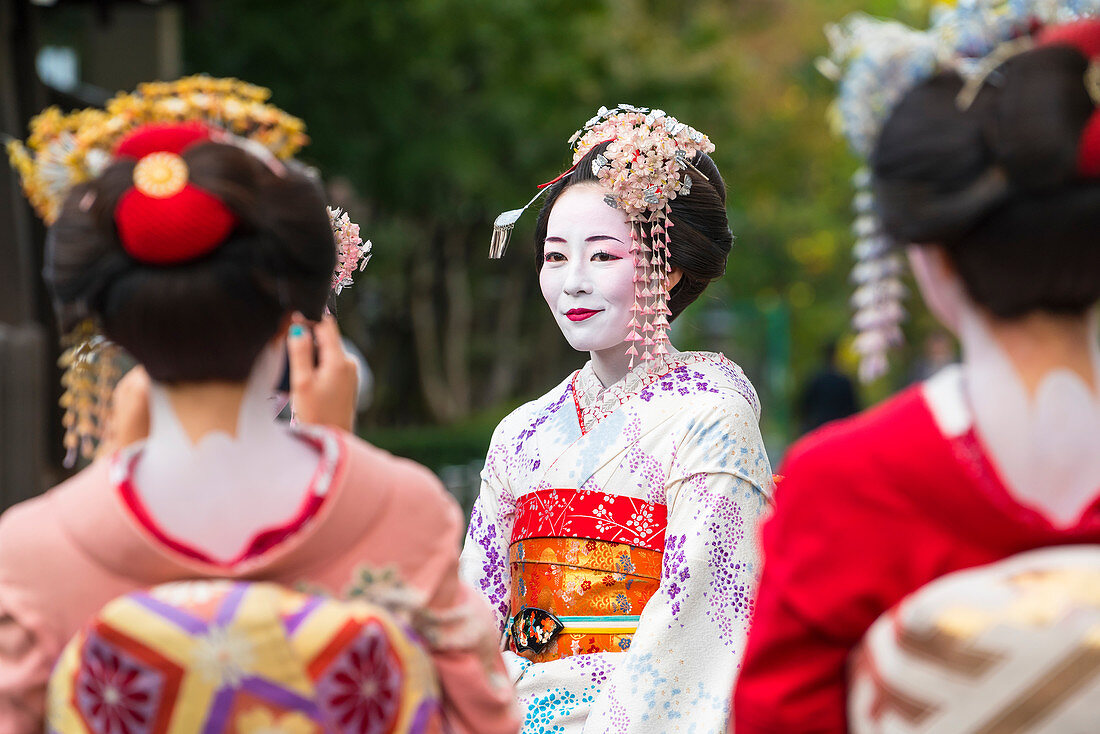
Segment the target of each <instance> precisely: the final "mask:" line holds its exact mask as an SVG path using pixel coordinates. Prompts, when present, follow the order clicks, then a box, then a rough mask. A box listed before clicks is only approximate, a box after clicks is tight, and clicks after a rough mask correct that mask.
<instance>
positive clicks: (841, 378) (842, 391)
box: [798, 341, 859, 433]
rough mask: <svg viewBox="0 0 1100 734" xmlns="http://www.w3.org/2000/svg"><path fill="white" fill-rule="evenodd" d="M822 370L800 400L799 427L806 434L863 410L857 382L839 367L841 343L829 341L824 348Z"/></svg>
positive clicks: (813, 378)
mask: <svg viewBox="0 0 1100 734" xmlns="http://www.w3.org/2000/svg"><path fill="white" fill-rule="evenodd" d="M821 362H822V364H821V367H819V368H818V369H817V371H815V372H814V373H813V374H812V375H811V376H810V378H809V379H808V380H807V381H806V384H805V386H804V387H803V388H802V394H801V396H800V397H799V400H798V416H799V426H800V427H801V429H802V433H809V432H810V431H812V430H814V429H815V428H818V427H820V426H823V425H825V424H826V423H828V422H829V421H835V420H837V419H840V418H847V417H848V416H850V415H852V414H853V413H855V412H857V411H858V410H859V402H858V398H857V397H856V386H855V382H854V381H853V380H852V378H851V377H849V376H848V375H846V374H844V372H842V371H841V369H840V366H839V365H838V364H837V343H836V342H835V341H831V342H827V343H826V344H825V346H824V347H823V348H822V349H821Z"/></svg>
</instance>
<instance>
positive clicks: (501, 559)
mask: <svg viewBox="0 0 1100 734" xmlns="http://www.w3.org/2000/svg"><path fill="white" fill-rule="evenodd" d="M513 418H514V415H513V416H509V417H508V418H506V419H505V420H504V421H502V422H501V423H500V425H499V426H497V429H496V431H494V433H493V439H492V442H491V443H490V445H489V453H488V455H487V456H486V458H485V468H484V469H483V470H482V472H481V490H480V491H479V492H478V496H477V500H476V501H475V502H474V508H473V513H472V514H471V516H470V526H469V528H468V529H467V531H466V542H465V544H464V546H463V548H462V559H461V562H460V574H461V575H462V578H463V580H464V581H465V582H466V583H467V584H469V585H470V586H471V587H473V588H474V589H475V590H477V591H478V592H479V593H480V594H481V595H482V596H483V597H484V598H485V600H486V601H487V602H488V604H489V607H490V609H492V611H493V617H494V621H495V622H496V626H497V632H498V633H503V632H504V625H505V623H506V621H507V619H508V610H509V606H510V598H509V597H510V591H511V572H510V570H509V566H508V544H509V540H510V539H511V537H512V527H513V525H514V524H515V520H516V500H515V497H514V496H513V495H512V492H511V489H510V487H509V483H508V477H507V474H506V472H505V468H506V448H507V445H506V439H505V438H504V436H505V435H507V432H508V426H509V424H511V423H512V422H513V420H512V419H513Z"/></svg>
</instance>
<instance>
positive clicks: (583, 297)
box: [539, 183, 634, 353]
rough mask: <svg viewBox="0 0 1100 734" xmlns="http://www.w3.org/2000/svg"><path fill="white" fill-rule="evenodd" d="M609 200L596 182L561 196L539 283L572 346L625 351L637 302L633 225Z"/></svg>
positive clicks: (552, 215) (551, 222)
mask: <svg viewBox="0 0 1100 734" xmlns="http://www.w3.org/2000/svg"><path fill="white" fill-rule="evenodd" d="M603 199H604V192H603V189H602V188H600V186H599V185H598V184H595V183H583V184H576V185H574V186H570V187H569V188H567V189H566V190H565V192H564V193H562V195H561V196H559V197H558V199H557V201H556V202H555V203H554V208H553V209H552V210H551V212H550V217H549V219H548V221H547V226H546V244H545V246H544V249H543V264H542V270H541V271H540V272H539V285H540V286H541V287H542V295H543V298H545V299H546V304H547V305H548V306H549V307H550V312H551V313H552V314H554V319H555V320H556V321H557V322H558V327H559V328H560V329H561V331H562V334H564V335H565V339H566V341H568V342H569V345H570V346H572V347H573V348H574V349H576V350H577V351H581V352H601V351H604V350H610V349H621V350H622V351H623V352H624V353H625V351H626V345H625V344H624V343H623V341H624V340H625V339H626V336H627V334H628V333H629V332H630V329H629V328H628V326H629V324H630V317H631V311H630V308H631V306H633V305H634V258H633V256H632V255H631V254H630V223H629V221H628V220H627V218H626V215H625V214H624V213H623V212H621V211H619V210H618V209H612V208H611V207H609V206H608V205H607V204H605V203H604V200H603Z"/></svg>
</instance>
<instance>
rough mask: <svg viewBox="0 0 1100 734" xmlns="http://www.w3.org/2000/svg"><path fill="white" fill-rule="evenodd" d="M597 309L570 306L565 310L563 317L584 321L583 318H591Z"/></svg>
mask: <svg viewBox="0 0 1100 734" xmlns="http://www.w3.org/2000/svg"><path fill="white" fill-rule="evenodd" d="M598 313H599V311H594V310H592V309H591V308H571V309H569V310H568V311H566V312H565V318H567V319H569V320H570V321H584V320H585V319H589V318H592V317H593V316H595V315H596V314H598Z"/></svg>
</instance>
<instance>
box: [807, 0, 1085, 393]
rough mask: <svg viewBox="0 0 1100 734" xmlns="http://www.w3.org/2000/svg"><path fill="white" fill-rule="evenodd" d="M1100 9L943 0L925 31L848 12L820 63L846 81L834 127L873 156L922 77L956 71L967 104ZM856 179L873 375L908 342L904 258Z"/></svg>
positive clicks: (856, 274) (859, 347)
mask: <svg viewBox="0 0 1100 734" xmlns="http://www.w3.org/2000/svg"><path fill="white" fill-rule="evenodd" d="M1097 16H1100V0H953V1H951V2H947V1H943V0H941V1H940V2H937V3H936V4H935V5H934V6H933V8H932V10H931V15H930V21H931V22H930V24H929V27H928V29H926V30H918V29H915V28H911V27H909V26H906V25H904V24H902V23H898V22H896V21H891V20H881V19H877V18H873V17H871V16H868V15H865V14H863V13H857V14H854V15H850V16H848V17H847V18H845V19H844V20H843V21H841V22H840V23H838V24H835V25H830V26H827V27H826V29H825V33H826V36H827V37H828V39H829V42H830V45H831V47H832V51H831V54H830V56H829V57H828V58H824V59H819V61H818V69H819V70H820V71H821V72H822V73H823V74H824V75H825V76H827V77H829V78H830V79H832V80H834V81H836V82H837V83H838V87H839V89H838V96H837V100H836V103H835V104H834V106H833V109H832V112H831V117H832V121H833V123H834V127H835V128H836V129H837V130H838V131H839V132H840V133H842V134H843V135H844V137H845V138H847V140H848V143H849V145H850V146H851V148H852V150H853V152H855V153H856V155H858V156H859V157H860V158H862V159H864V160H866V159H867V158H869V157H870V155H871V153H872V151H873V150H874V147H875V143H876V141H877V140H878V135H879V132H880V131H881V130H882V126H883V124H885V122H886V119H887V118H888V117H889V115H890V113H891V112H893V110H894V108H895V107H896V106H897V104H898V103H899V102H900V101H901V100H902V98H903V97H904V96H905V95H906V94H907V93H908V92H909V91H910V90H911V89H913V88H914V87H915V86H917V85H918V84H920V83H921V82H923V81H925V80H926V79H929V78H931V77H932V76H934V75H935V74H936V73H938V72H940V71H944V70H953V71H956V72H957V73H958V74H959V75H960V76H961V77H962V78H963V80H964V82H965V84H964V88H963V91H962V93H961V94H960V98H959V100H958V103H959V105H960V108H961V109H965V108H966V107H967V106H968V104H969V102H971V101H973V97H974V96H976V94H977V91H978V89H979V88H980V87H981V84H982V83H983V82H984V81H985V79H986V78H987V77H988V76H989V75H990V73H991V72H992V71H994V70H995V69H996V67H997V66H999V65H1000V63H1002V62H1004V61H1005V60H1007V58H1008V57H1010V56H1012V55H1014V54H1016V53H1019V52H1020V51H1023V50H1026V49H1027V48H1029V47H1030V46H1031V45H1032V40H1033V36H1034V35H1035V34H1036V31H1037V30H1038V29H1040V28H1041V27H1044V26H1051V25H1057V24H1063V23H1071V22H1073V21H1078V20H1083V19H1088V18H1096V17H1097ZM1085 55H1086V56H1089V57H1092V56H1093V55H1094V54H1093V53H1089V52H1085ZM1086 82H1087V80H1086ZM1086 140H1088V138H1087V136H1086V138H1084V139H1083V142H1085V141H1086ZM1098 143H1100V138H1098ZM853 184H854V186H855V188H856V195H855V200H854V203H853V209H854V211H855V215H856V216H855V222H854V224H853V227H852V229H853V232H854V234H855V237H856V243H855V248H854V251H855V257H856V265H855V267H854V269H853V271H852V280H853V281H854V283H855V286H856V290H855V294H854V295H853V297H852V306H853V309H854V310H855V315H854V317H853V326H854V327H855V330H856V332H857V336H856V340H855V349H856V351H857V352H858V353H859V355H860V366H859V373H860V378H861V379H862V380H864V381H870V380H873V379H876V378H878V377H880V376H882V375H883V374H885V373H886V371H887V369H888V367H889V361H888V357H887V355H888V353H889V350H890V349H891V347H894V346H897V345H899V344H901V343H902V342H903V337H902V332H901V322H902V321H903V320H904V318H905V310H904V308H903V307H902V305H901V304H902V300H903V299H904V298H905V296H906V288H905V286H904V285H903V284H902V282H901V274H902V272H903V270H904V264H903V261H902V258H901V256H900V254H899V253H898V252H897V249H896V247H895V246H894V245H895V244H896V243H894V242H893V241H892V240H891V239H890V238H889V237H888V236H887V235H886V233H885V232H884V231H883V228H882V224H881V222H880V221H879V218H878V216H877V214H876V207H875V200H874V195H873V193H872V192H871V188H870V186H871V174H870V171H869V170H868V169H867V168H866V167H863V168H861V169H860V170H859V171H857V172H856V175H855V176H854V178H853Z"/></svg>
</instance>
